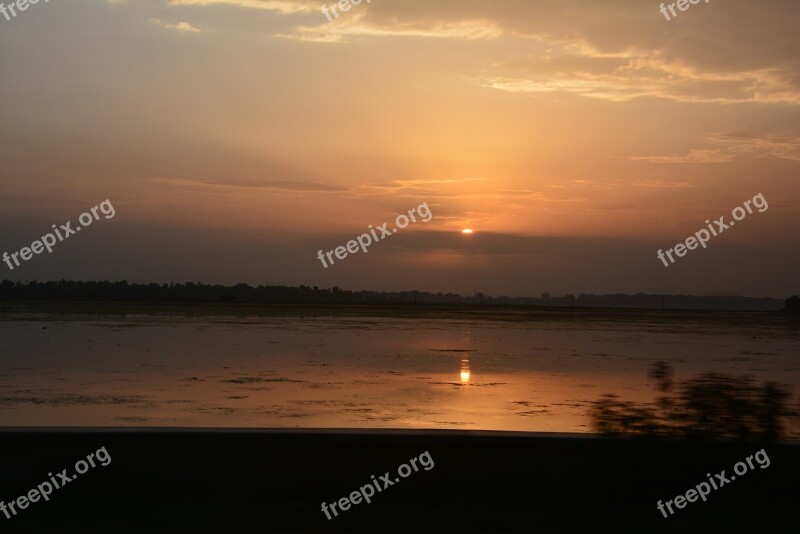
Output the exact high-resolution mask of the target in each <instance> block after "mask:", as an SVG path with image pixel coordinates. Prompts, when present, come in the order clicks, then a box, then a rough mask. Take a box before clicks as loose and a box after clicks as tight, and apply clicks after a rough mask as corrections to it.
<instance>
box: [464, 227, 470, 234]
mask: <svg viewBox="0 0 800 534" xmlns="http://www.w3.org/2000/svg"><path fill="white" fill-rule="evenodd" d="M461 233H462V234H471V233H472V229H471V228H464V229H463V230H461Z"/></svg>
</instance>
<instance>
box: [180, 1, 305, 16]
mask: <svg viewBox="0 0 800 534" xmlns="http://www.w3.org/2000/svg"><path fill="white" fill-rule="evenodd" d="M169 5H171V6H214V5H227V6H234V7H242V8H247V9H266V10H269V11H276V12H278V13H281V14H283V15H290V14H293V13H311V12H312V11H319V9H320V8H319V5H320V4H319V2H312V1H307V0H170V2H169Z"/></svg>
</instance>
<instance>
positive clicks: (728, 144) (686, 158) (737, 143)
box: [631, 132, 800, 163]
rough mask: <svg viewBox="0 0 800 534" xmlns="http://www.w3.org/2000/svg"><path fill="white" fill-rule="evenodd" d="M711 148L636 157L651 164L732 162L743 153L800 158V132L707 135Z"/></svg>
mask: <svg viewBox="0 0 800 534" xmlns="http://www.w3.org/2000/svg"><path fill="white" fill-rule="evenodd" d="M707 142H708V144H710V145H711V146H710V147H708V148H700V149H692V150H690V151H689V152H688V153H687V154H682V155H673V156H635V157H632V158H631V159H632V160H634V161H646V162H648V163H729V162H731V161H734V160H735V159H736V158H738V157H740V156H750V157H754V158H773V159H785V160H790V161H800V135H794V136H792V135H784V136H778V135H759V134H754V133H748V132H737V133H730V134H724V135H716V136H711V137H709V138H708V141H707Z"/></svg>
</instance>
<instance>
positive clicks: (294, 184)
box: [188, 180, 347, 193]
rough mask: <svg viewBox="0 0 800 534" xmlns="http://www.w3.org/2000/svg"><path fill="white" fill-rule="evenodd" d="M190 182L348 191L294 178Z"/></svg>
mask: <svg viewBox="0 0 800 534" xmlns="http://www.w3.org/2000/svg"><path fill="white" fill-rule="evenodd" d="M188 182H191V183H192V184H199V185H205V186H209V187H214V188H252V189H274V190H277V191H295V192H296V191H303V192H321V193H330V192H339V191H347V188H344V187H339V186H336V185H331V184H325V183H322V182H299V181H292V180H224V181H223V180H199V181H194V180H190V181H188Z"/></svg>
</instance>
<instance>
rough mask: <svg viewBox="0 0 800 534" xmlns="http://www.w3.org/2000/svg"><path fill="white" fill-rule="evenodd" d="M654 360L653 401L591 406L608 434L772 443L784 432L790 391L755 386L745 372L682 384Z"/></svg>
mask: <svg viewBox="0 0 800 534" xmlns="http://www.w3.org/2000/svg"><path fill="white" fill-rule="evenodd" d="M672 375H673V372H672V368H671V367H670V366H669V365H668V364H666V363H664V362H658V363H656V364H654V365H653V367H652V369H651V371H650V378H652V379H654V380H655V381H656V388H657V390H658V391H659V393H660V394H661V395H660V396H659V398H658V399H657V400H656V402H655V403H644V404H641V403H634V402H627V401H620V400H618V398H617V396H616V395H604V396H603V397H602V398H601V400H599V401H597V402H595V403H594V405H593V406H592V408H591V409H590V417H591V419H592V426H593V427H594V429H595V431H596V432H599V433H601V434H606V435H623V434H631V435H639V436H648V437H683V438H689V439H740V440H758V441H776V440H779V439H781V438H782V437H783V436H784V431H785V427H784V419H785V417H786V416H789V415H792V414H791V412H790V411H789V410H788V408H787V404H788V400H789V397H790V396H791V389H790V387H789V386H786V385H782V384H778V383H776V382H765V383H764V384H761V385H759V384H757V383H756V382H755V381H754V380H753V379H752V378H750V377H747V376H741V377H737V376H730V375H725V374H721V373H704V374H702V375H700V376H698V377H696V378H693V379H690V380H687V381H685V382H682V383H675V382H674V381H673V379H672Z"/></svg>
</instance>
